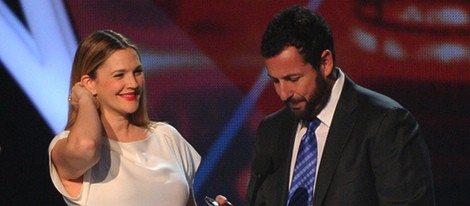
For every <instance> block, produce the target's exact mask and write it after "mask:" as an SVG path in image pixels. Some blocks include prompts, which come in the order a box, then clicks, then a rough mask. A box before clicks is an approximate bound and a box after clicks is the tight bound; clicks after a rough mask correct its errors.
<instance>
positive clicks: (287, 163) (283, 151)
mask: <svg viewBox="0 0 470 206" xmlns="http://www.w3.org/2000/svg"><path fill="white" fill-rule="evenodd" d="M297 124H298V121H297V120H295V119H294V118H293V116H292V115H291V113H290V111H289V115H288V117H287V118H286V119H285V122H284V123H283V124H281V125H285V127H283V128H281V131H280V134H281V137H287V138H280V139H281V142H279V143H280V145H279V148H280V152H279V153H278V154H280V155H281V156H280V157H278V158H279V160H280V161H281V162H282V163H281V165H282V169H283V170H285V172H282V174H284V176H283V177H282V178H280V180H282V182H281V186H282V187H281V188H283V189H282V190H283V191H282V193H281V195H280V198H281V199H280V202H283V203H287V198H288V194H289V177H290V167H291V159H292V151H293V145H294V141H295V134H296V132H297Z"/></svg>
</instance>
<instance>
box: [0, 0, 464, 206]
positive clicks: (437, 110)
mask: <svg viewBox="0 0 470 206" xmlns="http://www.w3.org/2000/svg"><path fill="white" fill-rule="evenodd" d="M4 2H6V3H8V5H9V6H10V8H11V9H12V10H14V11H15V13H16V14H17V16H18V18H20V19H22V9H21V6H20V5H19V4H18V2H16V1H11V0H10V1H4ZM317 2H318V3H319V5H320V6H319V7H318V8H317V11H318V12H319V13H321V14H322V15H323V16H325V18H326V19H327V21H328V22H329V23H330V26H331V27H332V29H333V32H334V34H335V40H336V50H337V64H338V66H339V67H341V68H342V69H343V71H345V72H346V73H347V74H348V75H349V76H351V77H352V79H353V80H354V81H356V83H359V84H361V85H363V86H366V87H369V88H371V89H373V90H376V91H379V92H382V93H384V94H386V95H388V96H390V97H392V98H394V99H396V100H397V101H398V102H400V103H401V104H403V105H404V106H405V107H406V108H408V109H409V110H410V111H411V112H412V113H413V114H414V115H415V116H416V118H417V119H418V121H419V122H420V124H421V126H422V131H423V132H424V134H425V137H426V141H427V143H428V146H429V149H430V152H431V158H432V164H433V173H434V180H435V186H436V198H437V202H438V204H439V205H468V204H469V203H470V187H469V184H470V166H469V165H470V144H469V134H470V108H469V105H470V96H469V95H470V52H469V50H470V40H469V39H470V29H469V28H470V23H469V21H470V19H467V20H466V21H467V23H464V24H463V25H462V26H458V25H457V26H455V25H447V24H445V23H442V22H445V21H437V20H436V18H437V16H439V15H437V14H435V13H433V12H435V11H436V10H438V9H440V8H452V9H459V10H460V11H463V12H466V13H465V14H466V16H467V18H470V3H467V1H459V0H454V1H422V0H421V1H420V0H418V1H411V0H409V1H407V0H401V1H386V0H382V1H367V0H362V1H361V0H347V1H346V0H345V1H341V2H340V3H339V1H330V0H326V1H317ZM65 3H66V5H67V9H68V11H69V14H70V21H71V22H72V23H73V26H74V30H75V31H76V36H77V41H78V40H79V39H81V38H83V37H84V36H86V35H88V34H89V33H91V32H92V31H94V30H97V29H108V28H110V29H113V30H116V31H118V32H121V33H123V34H125V35H127V36H129V37H130V38H131V39H133V40H134V41H136V43H137V44H138V45H139V47H140V49H141V51H142V53H143V54H144V55H145V56H146V57H147V58H144V60H143V62H144V67H145V66H146V65H145V64H147V65H148V66H147V67H146V71H145V74H146V83H147V89H148V91H149V92H148V95H149V98H148V99H149V106H150V109H151V112H152V113H151V115H152V117H153V118H154V119H155V120H162V121H167V122H169V123H171V124H172V125H174V126H175V127H176V128H177V129H178V130H179V131H180V132H181V133H182V134H183V136H184V137H185V138H186V139H187V140H188V141H189V142H190V143H191V144H192V145H193V146H194V147H195V148H196V149H197V150H198V152H199V153H200V154H201V155H202V156H203V165H201V167H200V170H199V173H198V177H199V178H198V177H196V178H197V179H196V185H198V189H197V191H196V198H197V200H198V202H199V204H200V205H204V203H202V202H201V200H202V199H203V197H204V196H205V195H209V196H215V195H216V194H225V195H226V196H228V197H229V198H230V200H231V201H232V202H234V203H235V204H236V205H244V201H243V197H244V195H245V188H246V184H247V177H248V176H247V175H248V174H249V161H250V158H251V149H252V143H253V138H254V134H255V130H256V126H257V124H258V122H259V120H260V119H261V118H262V117H263V116H264V115H267V114H269V113H270V112H273V111H275V110H277V109H278V108H280V107H281V106H282V105H281V104H280V102H279V99H278V97H277V96H276V94H275V93H274V90H273V88H272V86H271V85H269V84H268V85H267V86H266V88H261V90H262V92H261V94H260V95H259V96H258V98H257V99H254V100H251V102H249V103H250V104H251V105H252V106H253V107H252V108H250V107H240V105H242V102H243V100H244V97H245V96H247V95H248V93H249V91H250V90H251V88H252V87H254V85H255V82H256V81H257V79H258V75H259V74H260V73H261V71H262V67H263V60H262V58H261V57H260V56H259V55H258V46H259V39H260V37H261V34H262V32H263V30H264V29H265V27H266V25H267V23H268V22H269V20H270V19H271V17H272V16H273V15H274V14H275V13H277V12H278V11H279V10H281V9H282V8H285V7H287V6H289V5H292V4H301V5H307V4H308V3H309V2H308V1H292V0H291V1H274V0H272V1H269V0H260V1H246V0H239V1H231V0H227V1H202V0H176V1H163V0H154V1H151V0H133V1H131V0H119V1H92V0H83V1H65ZM407 8H414V9H412V10H408V11H412V12H411V13H412V14H413V16H412V17H413V18H412V20H410V21H405V20H403V19H404V17H403V13H406V12H404V10H405V11H406V9H407ZM406 14H409V12H408V13H406ZM418 17H423V18H421V19H427V20H426V21H425V20H423V21H419V19H420V18H418ZM447 18H457V17H456V16H450V17H447ZM433 19H434V20H435V21H431V20H433ZM413 20H414V21H413ZM464 22H465V21H464ZM25 24H26V23H25ZM0 33H1V31H0ZM364 33H367V34H368V37H370V36H372V37H373V39H374V42H375V44H376V45H375V46H373V47H366V46H364V45H368V43H370V41H369V40H365V39H364V35H362V36H361V35H359V34H364ZM444 44H452V45H458V46H461V47H462V48H465V49H464V50H463V51H464V52H463V58H452V59H450V60H448V59H444V58H441V56H440V55H437V54H436V52H435V51H434V50H433V48H436V46H439V45H444ZM390 45H392V46H395V47H393V48H396V47H399V48H400V49H399V51H401V53H400V52H396V51H397V50H393V49H392V50H390V48H391V47H390ZM397 45H398V46H397ZM0 49H12V48H4V47H3V46H1V47H0ZM391 51H392V52H391ZM393 51H395V52H393ZM446 52H447V54H448V52H452V50H448V51H446ZM166 55H169V56H172V57H175V59H174V60H171V59H170V60H168V59H166V57H167V56H166ZM456 56H458V55H456ZM162 59H163V60H165V61H167V62H169V63H165V64H159V62H162ZM1 66H2V68H1V69H0V86H1V89H2V94H1V96H2V97H1V100H0V115H1V118H0V146H1V151H0V205H63V204H64V203H63V200H62V199H61V196H60V195H59V193H58V192H57V191H56V190H55V188H54V186H53V185H52V183H51V181H50V178H49V171H48V155H47V147H48V144H49V142H50V140H51V139H52V137H53V136H54V135H55V134H54V132H53V131H52V130H51V129H50V128H49V127H48V126H47V124H46V123H45V122H44V120H43V118H42V117H41V114H39V113H38V112H37V111H36V109H35V106H34V105H33V104H32V103H31V102H30V101H29V99H28V97H27V95H25V93H24V92H23V91H22V90H21V89H20V87H19V86H18V85H17V84H16V81H15V80H14V79H13V78H12V77H11V76H10V74H9V73H8V70H7V69H6V68H4V66H3V64H2V65H1ZM17 69H25V68H17ZM45 75H46V74H45ZM38 78H40V77H38ZM240 108H241V109H240ZM240 113H246V114H247V116H246V117H242V116H237V114H240ZM230 120H238V121H235V124H234V125H235V126H233V125H232V127H230V125H231V124H229V123H230ZM230 128H232V129H233V130H232V133H229V132H227V131H231V130H230ZM219 139H222V140H223V142H224V141H225V144H224V145H226V148H219V149H213V144H214V143H215V142H217V140H219ZM210 154H217V157H220V158H221V159H220V160H219V161H215V163H216V164H215V165H211V164H205V163H207V162H210V161H211V160H214V159H213V158H214V157H210ZM204 175H207V179H204V181H202V180H203V178H201V177H202V176H204Z"/></svg>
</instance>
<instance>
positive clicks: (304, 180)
mask: <svg viewBox="0 0 470 206" xmlns="http://www.w3.org/2000/svg"><path fill="white" fill-rule="evenodd" d="M319 124H320V120H318V119H317V118H315V119H314V120H311V121H309V122H308V128H307V132H306V133H305V135H304V136H303V137H302V140H301V142H300V147H299V151H298V153H297V160H296V161H295V167H294V175H293V177H292V183H291V187H290V190H289V201H288V206H291V205H292V206H294V205H295V206H303V205H305V206H307V205H309V206H310V205H312V201H313V184H314V182H315V171H316V167H317V137H316V136H315V129H316V128H317V127H318V125H319Z"/></svg>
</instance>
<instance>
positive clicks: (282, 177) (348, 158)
mask: <svg viewBox="0 0 470 206" xmlns="http://www.w3.org/2000/svg"><path fill="white" fill-rule="evenodd" d="M297 124H298V121H297V120H295V119H294V117H293V116H292V114H291V112H290V111H289V109H288V108H284V109H282V110H279V111H277V112H275V113H273V114H271V115H269V116H267V117H265V118H264V119H263V120H262V121H261V123H260V125H259V127H258V131H257V138H256V144H255V157H254V161H253V167H252V175H251V177H250V183H249V187H248V194H247V196H248V202H249V203H250V204H251V202H252V200H253V198H254V197H253V196H254V195H256V199H255V200H256V204H254V205H268V206H274V205H286V202H287V197H288V191H289V188H288V184H289V183H288V181H289V172H290V163H291V156H292V148H293V143H294V137H295V133H296V128H297ZM260 164H261V165H263V164H264V165H268V166H262V168H264V169H259V167H258V165H260ZM266 167H267V169H266ZM316 181H317V183H316V189H315V194H314V200H313V205H315V206H317V205H339V206H344V205H360V206H364V205H434V188H433V180H432V173H431V166H430V158H429V153H428V149H427V146H426V144H425V141H424V138H423V136H422V134H421V132H420V129H419V125H418V124H417V122H416V121H415V119H414V117H413V116H412V115H411V114H410V113H409V112H408V111H407V110H406V109H404V108H403V107H402V106H400V105H399V104H398V103H397V102H395V101H394V100H392V99H390V98H388V97H386V96H384V95H381V94H378V93H376V92H373V91H370V90H368V89H365V88H363V87H360V86H358V85H356V84H355V83H354V82H352V81H351V80H350V79H349V78H348V77H347V76H346V80H345V83H344V86H343V90H342V92H341V96H340V99H339V102H338V105H337V107H336V111H335V114H334V116H333V120H332V124H331V126H330V130H329V133H328V137H327V141H326V144H325V148H324V152H323V156H322V160H321V164H320V166H319V169H318V177H317V180H316Z"/></svg>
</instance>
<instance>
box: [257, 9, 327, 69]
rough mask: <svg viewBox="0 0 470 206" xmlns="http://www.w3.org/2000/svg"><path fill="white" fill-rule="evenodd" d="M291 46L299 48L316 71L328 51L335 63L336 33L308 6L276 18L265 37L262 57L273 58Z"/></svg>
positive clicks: (283, 12) (280, 14) (286, 12)
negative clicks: (334, 39) (322, 54)
mask: <svg viewBox="0 0 470 206" xmlns="http://www.w3.org/2000/svg"><path fill="white" fill-rule="evenodd" d="M288 46H294V47H296V48H297V49H298V50H299V51H300V54H301V55H302V56H303V57H304V59H305V61H306V63H310V64H311V65H312V66H313V67H314V68H315V69H318V68H319V67H320V64H321V53H322V52H323V51H325V50H326V49H328V50H330V51H331V53H332V55H333V61H334V60H335V50H334V42H333V33H332V31H331V30H330V28H329V26H328V24H327V23H326V21H325V20H324V19H323V17H321V16H319V15H318V14H316V13H314V12H312V11H311V10H309V9H307V8H305V7H301V6H293V7H290V8H287V9H286V10H283V11H281V12H280V13H279V14H277V15H276V16H275V17H274V19H273V20H272V21H271V22H270V23H269V25H268V28H267V29H266V31H265V32H264V34H263V37H262V40H261V55H262V56H263V57H264V58H270V57H273V56H276V55H278V54H279V53H281V52H282V51H283V50H284V49H285V48H286V47H288Z"/></svg>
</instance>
